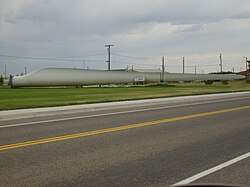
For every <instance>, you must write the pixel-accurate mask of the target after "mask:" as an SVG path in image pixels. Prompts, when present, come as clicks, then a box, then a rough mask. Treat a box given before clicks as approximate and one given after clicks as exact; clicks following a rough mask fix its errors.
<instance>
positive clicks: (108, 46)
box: [105, 44, 114, 71]
mask: <svg viewBox="0 0 250 187" xmlns="http://www.w3.org/2000/svg"><path fill="white" fill-rule="evenodd" d="M112 46H114V45H110V44H108V45H105V47H107V48H108V60H107V62H108V70H109V71H110V47H112Z"/></svg>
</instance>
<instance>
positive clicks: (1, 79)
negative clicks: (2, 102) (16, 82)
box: [0, 75, 4, 86]
mask: <svg viewBox="0 0 250 187" xmlns="http://www.w3.org/2000/svg"><path fill="white" fill-rule="evenodd" d="M3 81H4V80H3V76H2V75H1V77H0V86H2V85H3Z"/></svg>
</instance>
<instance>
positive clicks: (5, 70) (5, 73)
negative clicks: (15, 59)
mask: <svg viewBox="0 0 250 187" xmlns="http://www.w3.org/2000/svg"><path fill="white" fill-rule="evenodd" d="M4 75H5V79H6V78H7V67H6V64H5V65H4Z"/></svg>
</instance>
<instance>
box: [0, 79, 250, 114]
mask: <svg viewBox="0 0 250 187" xmlns="http://www.w3.org/2000/svg"><path fill="white" fill-rule="evenodd" d="M247 90H250V84H249V83H246V81H232V82H229V84H227V85H223V84H222V83H214V84H212V85H205V84H204V83H176V84H168V85H149V86H132V87H120V88H112V87H108V88H73V87H68V88H14V89H12V88H9V87H0V110H11V109H21V108H36V107H48V106H63V105H74V104H85V103H98V102H112V101H124V100H135V99H149V98H163V97H173V96H184V95H197V94H209V93H222V92H235V91H247Z"/></svg>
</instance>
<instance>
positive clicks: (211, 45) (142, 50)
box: [0, 0, 250, 74]
mask: <svg viewBox="0 0 250 187" xmlns="http://www.w3.org/2000/svg"><path fill="white" fill-rule="evenodd" d="M106 44H113V45H114V46H113V47H112V48H111V53H112V57H111V58H112V65H111V67H112V68H125V67H126V66H130V67H131V66H132V65H134V67H135V68H150V69H157V68H160V67H161V57H162V56H165V58H166V71H168V72H182V67H181V66H182V57H183V56H185V64H186V66H187V67H186V72H189V73H193V72H194V69H195V68H194V66H197V72H198V73H201V72H202V70H203V71H204V72H205V73H208V72H212V71H213V72H214V71H219V70H220V67H219V55H220V53H222V54H223V69H224V70H225V71H228V70H230V71H232V69H233V68H234V69H235V71H240V70H245V68H246V65H245V59H244V58H243V56H248V57H249V58H250V1H249V0H209V1H207V0H206V1H205V0H0V74H3V73H4V66H5V65H6V66H7V71H8V72H7V73H8V74H20V73H21V72H24V67H27V71H28V72H30V71H33V70H36V69H40V68H46V67H69V68H73V67H76V68H90V69H107V63H106V60H107V49H106V47H105V45H106Z"/></svg>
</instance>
